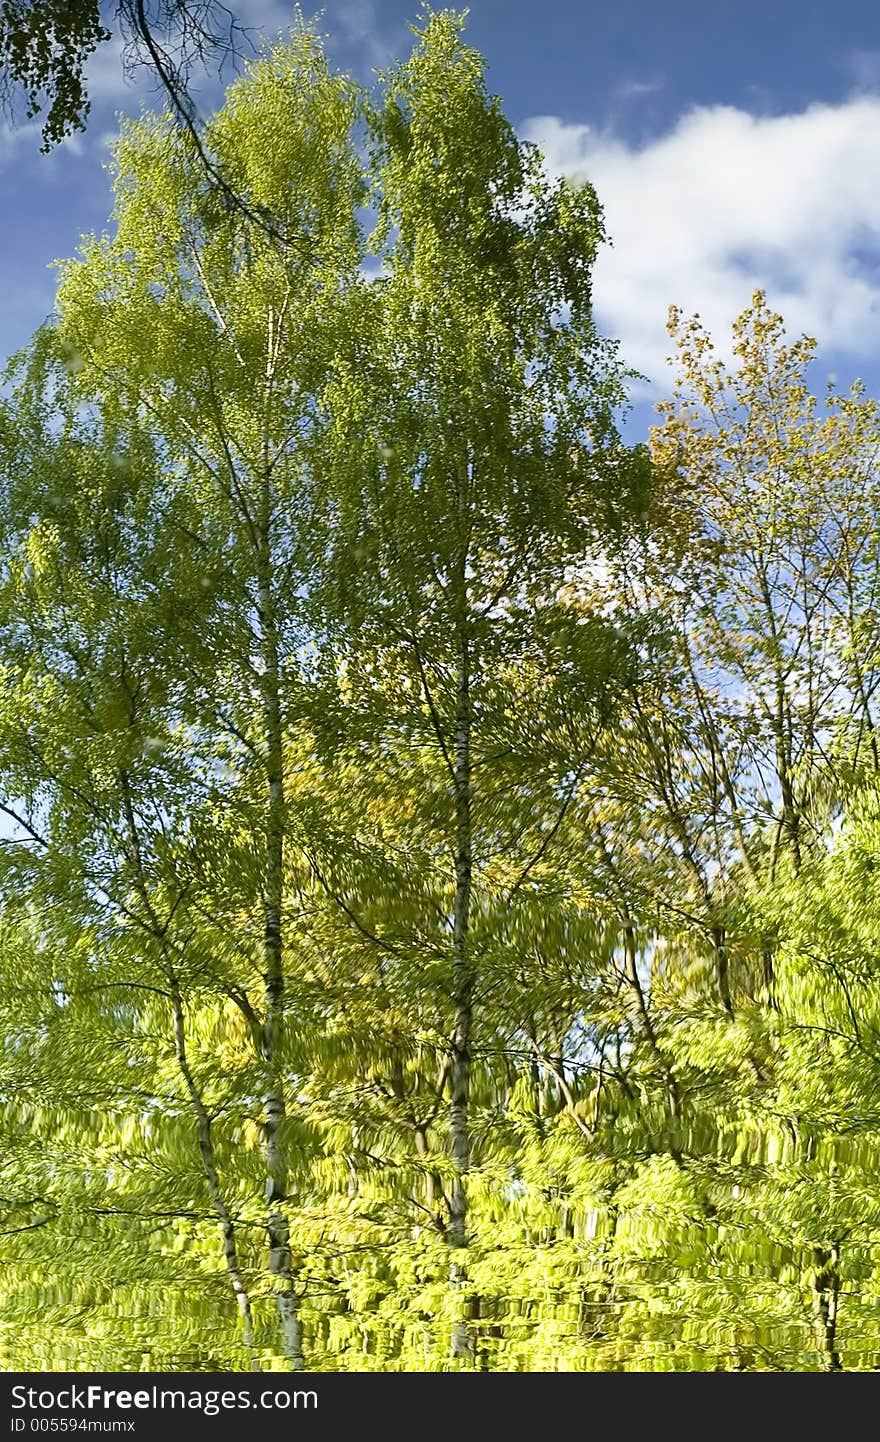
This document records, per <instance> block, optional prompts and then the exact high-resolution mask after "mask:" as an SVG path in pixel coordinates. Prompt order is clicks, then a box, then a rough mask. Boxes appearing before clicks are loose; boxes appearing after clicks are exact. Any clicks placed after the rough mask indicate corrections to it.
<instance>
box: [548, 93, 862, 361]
mask: <svg viewBox="0 0 880 1442" xmlns="http://www.w3.org/2000/svg"><path fill="white" fill-rule="evenodd" d="M878 134H880V97H877V96H868V95H861V96H854V97H853V98H851V99H849V100H847V101H845V102H843V103H841V104H839V105H824V104H823V105H819V104H817V105H812V106H810V107H809V108H808V109H807V110H805V111H803V112H801V113H799V114H792V115H781V116H769V117H764V116H754V115H750V114H749V113H747V112H746V111H744V110H739V109H735V108H733V107H731V106H711V107H704V108H700V109H695V110H692V111H690V112H689V113H688V114H686V115H685V116H683V117H682V118H681V120H679V122H678V123H677V125H676V126H675V128H674V129H673V130H672V131H671V132H670V133H668V134H667V135H664V136H661V137H659V138H657V139H655V140H652V141H651V142H649V143H648V144H646V145H642V146H631V145H628V144H627V143H625V142H624V141H622V140H621V139H619V138H617V137H615V136H614V135H611V134H608V133H603V132H601V131H598V130H595V129H593V128H592V127H590V126H587V125H573V124H566V123H564V122H562V121H560V120H558V119H556V118H555V117H553V116H539V117H536V118H534V119H532V120H530V121H528V122H527V123H526V125H525V126H524V127H523V135H524V136H525V137H526V138H527V139H530V140H534V141H537V143H538V144H539V145H540V146H541V149H542V150H543V152H544V155H545V158H546V162H547V165H548V168H549V169H550V170H551V171H553V172H554V173H557V174H565V175H570V176H575V175H581V176H585V177H587V178H589V179H590V180H591V181H592V182H593V184H594V185H595V187H596V190H597V192H598V194H599V199H600V200H601V202H602V205H603V207H604V209H605V218H606V225H607V229H608V233H609V235H610V237H611V240H612V243H613V244H612V247H611V248H608V247H606V248H604V250H603V252H602V253H601V255H600V259H599V261H598V263H597V267H596V275H595V301H596V313H597V318H598V320H599V322H600V324H601V326H602V329H603V330H604V331H605V332H606V334H610V335H614V336H617V337H618V338H619V339H620V341H621V342H622V351H623V355H624V357H625V359H626V361H627V362H628V364H630V365H632V366H635V367H636V368H637V369H639V370H641V371H643V372H644V373H645V375H646V376H647V377H648V378H649V379H650V380H651V381H654V382H658V381H659V382H661V383H662V382H663V380H664V376H663V369H664V367H663V359H664V357H665V356H666V355H668V353H669V350H670V343H669V340H668V337H667V335H666V330H665V323H666V314H667V309H668V307H669V306H670V305H673V304H674V305H677V306H679V307H680V308H681V309H683V310H684V311H686V312H687V313H691V312H694V311H697V312H699V314H700V315H701V317H702V319H703V321H704V323H705V324H706V325H707V326H708V327H709V329H710V330H711V331H712V333H713V337H714V338H715V339H716V341H718V342H719V343H723V342H724V340H725V338H726V336H727V335H728V334H729V330H730V323H731V321H732V320H733V319H734V317H735V316H736V315H737V314H739V312H740V311H741V310H743V309H744V308H745V306H746V305H747V304H748V302H749V298H750V296H751V294H752V291H753V290H755V288H756V287H761V288H763V289H765V290H766V291H767V292H768V296H769V299H770V301H771V304H773V305H774V306H775V307H776V308H777V309H778V310H779V311H781V313H782V314H783V316H784V317H785V320H786V325H787V328H788V330H789V331H790V332H791V333H799V332H801V331H806V332H807V333H808V334H810V335H813V336H815V337H816V339H817V340H818V341H819V343H820V345H822V346H824V347H827V348H829V349H833V350H834V351H835V352H839V353H840V354H841V355H842V356H845V357H846V358H847V359H848V360H849V359H850V358H851V359H852V361H853V364H854V366H855V367H856V368H857V367H858V365H859V363H860V362H863V361H865V360H867V359H869V358H870V359H871V360H873V359H874V357H875V356H876V354H877V351H878V341H880V145H878V143H877V136H878ZM721 348H722V346H721V345H719V349H721Z"/></svg>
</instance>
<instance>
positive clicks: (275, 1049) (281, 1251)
mask: <svg viewBox="0 0 880 1442" xmlns="http://www.w3.org/2000/svg"><path fill="white" fill-rule="evenodd" d="M269 508H270V496H269V483H268V478H267V479H266V480H265V482H264V492H263V506H262V511H263V514H262V516H261V522H262V524H261V530H260V538H259V540H260V548H259V558H258V559H259V570H258V586H259V614H260V628H261V650H262V675H261V689H262V701H263V728H264V729H263V735H264V746H265V766H266V786H267V794H266V831H265V858H264V870H263V915H264V936H263V964H264V971H263V983H264V998H265V1003H264V1005H265V1010H264V1020H263V1033H262V1056H263V1063H264V1077H265V1090H264V1115H265V1121H264V1135H265V1157H266V1205H267V1208H268V1215H267V1219H266V1226H267V1231H268V1237H269V1272H270V1274H271V1277H272V1281H273V1285H274V1290H275V1305H276V1308H277V1312H278V1322H279V1328H280V1332H281V1350H282V1352H283V1355H284V1357H285V1358H286V1359H287V1362H288V1365H289V1367H290V1370H291V1371H293V1372H299V1371H302V1370H303V1368H304V1366H305V1360H304V1357H303V1343H302V1327H301V1324H300V1317H299V1299H298V1297H297V1292H296V1287H295V1285H294V1281H293V1273H292V1269H291V1256H290V1227H289V1224H288V1221H287V1216H286V1214H285V1210H284V1207H285V1203H286V1201H287V1188H288V1163H287V1149H286V1143H285V1139H284V1124H285V1119H286V1107H285V1100H284V1083H283V1075H282V1065H283V1042H284V938H283V923H282V904H283V888H284V825H285V795H284V736H283V727H282V720H281V676H280V661H279V642H278V628H277V619H276V614H275V602H274V597H273V595H272V584H271V551H270V544H269Z"/></svg>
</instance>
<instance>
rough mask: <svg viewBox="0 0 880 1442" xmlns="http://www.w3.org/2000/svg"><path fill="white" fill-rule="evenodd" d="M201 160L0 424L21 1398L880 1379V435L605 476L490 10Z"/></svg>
mask: <svg viewBox="0 0 880 1442" xmlns="http://www.w3.org/2000/svg"><path fill="white" fill-rule="evenodd" d="M9 8H10V7H8V6H7V9H9ZM71 8H73V7H71ZM40 63H43V62H42V61H41V62H40ZM41 83H42V82H41ZM203 143H204V146H205V149H206V153H207V154H208V155H209V156H210V157H211V162H212V165H214V166H215V167H216V168H217V172H218V173H220V174H222V175H223V176H224V177H225V180H226V182H227V183H228V185H229V186H230V188H231V190H232V191H233V192H234V194H235V195H236V196H237V197H239V198H240V200H241V204H239V205H237V206H235V207H230V206H227V205H224V204H223V203H222V197H219V198H218V193H217V189H216V185H215V184H214V183H213V179H212V174H211V172H210V171H209V170H207V169H206V167H205V165H204V163H203V156H202V154H201V153H200V152H199V150H198V148H197V147H196V146H195V145H194V143H193V140H192V136H191V135H189V134H188V133H187V131H186V130H185V129H183V130H182V129H181V128H180V127H178V126H176V125H175V124H174V121H173V117H158V118H156V117H154V118H147V119H145V120H143V121H141V122H139V123H138V124H136V125H131V126H129V127H127V128H126V130H125V131H124V133H123V135H122V137H121V139H120V140H119V143H118V145H117V150H116V194H117V208H116V215H115V228H114V231H113V233H112V235H110V236H106V237H102V238H92V239H89V240H87V241H86V242H85V244H84V246H83V248H82V250H81V252H80V254H79V255H78V256H77V258H76V259H74V260H72V261H70V262H68V263H67V264H65V265H64V266H63V267H62V269H61V273H60V278H59V291H58V307H57V320H56V322H55V323H53V324H52V326H50V327H47V328H45V329H44V330H43V331H41V332H40V333H39V334H38V335H37V337H35V339H34V341H33V343H32V345H31V346H30V347H29V348H28V350H27V351H26V352H25V353H23V354H22V355H21V356H20V357H18V358H17V360H16V361H15V362H14V363H13V365H12V368H11V371H10V390H9V394H8V397H7V399H6V400H5V401H4V403H3V406H2V410H0V531H2V537H0V542H2V544H0V555H2V562H0V667H2V681H3V685H2V690H0V788H2V811H3V815H4V816H5V827H4V835H3V839H2V842H0V892H2V930H0V1013H2V1029H3V1038H4V1045H3V1049H2V1053H0V1090H2V1095H3V1100H4V1111H3V1121H2V1128H3V1148H2V1153H0V1167H2V1185H0V1256H2V1262H3V1266H2V1272H0V1359H2V1363H3V1365H5V1366H7V1367H12V1366H15V1367H18V1368H22V1367H25V1368H32V1369H36V1370H39V1369H90V1368H108V1369H113V1370H120V1369H121V1370H138V1369H143V1368H152V1369H180V1370H214V1369H247V1368H256V1369H261V1368H262V1369H268V1370H272V1369H285V1368H293V1369H297V1368H300V1367H303V1366H306V1367H308V1368H311V1369H316V1370H382V1371H387V1370H445V1369H465V1370H467V1369H471V1368H478V1369H485V1370H500V1371H516V1370H554V1369H559V1370H575V1371H580V1370H583V1371H610V1370H648V1371H650V1370H659V1371H667V1370H742V1371H749V1370H770V1371H774V1370H783V1371H784V1370H792V1369H795V1370H826V1371H837V1370H842V1369H845V1370H875V1369H876V1358H877V1355H878V1353H880V1327H878V1323H877V1320H876V1317H877V1307H876V1300H877V1294H878V1290H880V1273H878V1270H877V1265H876V1252H877V1244H878V1241H880V1191H878V1187H877V1183H876V1177H875V1168H874V1166H873V1154H874V1150H875V1146H876V1132H877V1128H878V1126H880V1115H878V1111H877V1102H876V1096H877V1078H878V1068H880V1050H878V1046H880V1043H878V1035H880V1033H878V1028H880V1015H878V1014H877V1001H876V997H877V984H876V976H875V972H876V970H877V967H878V964H880V963H878V950H877V941H876V938H877V915H878V903H877V900H876V897H875V892H876V885H875V881H874V872H875V870H876V868H877V865H878V863H880V805H878V802H880V791H878V768H880V761H878V756H880V752H878V740H877V727H876V722H875V716H874V711H875V706H876V704H877V702H876V693H877V689H878V684H880V596H878V583H877V577H878V570H877V563H878V542H877V535H878V532H877V520H876V518H877V514H878V505H880V483H878V478H877V466H876V455H877V447H878V441H880V416H878V411H877V407H876V406H875V404H874V403H873V402H872V401H871V400H870V399H869V398H868V397H867V396H866V395H865V394H864V392H863V391H862V390H861V389H860V388H858V387H856V388H854V389H853V390H852V391H851V392H850V393H848V394H843V395H840V394H837V393H835V392H834V391H831V390H829V392H828V393H827V395H826V396H825V397H824V400H823V401H822V402H820V401H818V400H817V399H816V398H815V397H813V396H812V395H811V393H810V390H809V388H808V368H809V363H810V359H811V355H812V350H813V345H812V342H810V341H807V340H800V341H796V342H794V343H791V342H789V341H788V340H787V339H786V336H785V333H784V329H783V326H782V322H781V320H780V318H779V317H777V316H775V315H773V314H772V313H771V312H770V311H769V309H768V307H767V305H766V303H765V300H764V298H763V296H761V295H757V296H755V298H754V301H753V304H752V306H751V307H750V308H749V310H748V311H746V313H745V314H744V315H743V316H742V317H741V319H740V321H739V322H738V323H737V326H736V328H735V333H734V338H733V356H732V363H731V364H730V365H729V366H727V365H725V364H724V363H723V362H722V360H721V359H720V358H719V357H718V355H717V354H716V352H715V351H714V349H713V346H712V342H711V340H710V338H709V337H708V336H706V335H705V333H704V332H703V331H702V330H701V328H700V326H699V323H698V322H697V321H693V322H687V321H685V320H684V319H683V318H682V317H680V316H678V315H677V314H676V313H675V312H673V313H672V315H671V320H670V327H671V332H672V334H673V336H674V338H675V340H676V344H677V350H678V375H679V379H678V381H677V382H676V385H675V387H674V389H673V393H672V398H671V399H670V401H669V402H668V403H666V404H665V405H664V406H663V407H661V412H662V413H661V416H660V421H659V424H658V425H657V427H655V429H654V431H653V433H652V435H651V437H650V445H644V446H635V447H632V446H626V445H624V443H623V442H622V440H621V438H620V435H619V433H618V431H617V429H616V423H615V417H616V416H617V415H619V411H620V406H621V404H622V403H623V401H624V398H625V387H626V381H627V377H626V374H625V373H624V371H623V370H622V368H621V364H620V362H619V360H618V358H617V355H616V352H615V350H614V348H613V346H610V345H609V344H608V343H606V342H604V341H602V340H601V338H600V337H599V336H598V335H597V333H596V331H595V328H594V325H593V321H592V313H591V270H592V263H593V260H594V257H595V254H596V250H597V247H598V246H599V245H600V244H601V242H602V240H603V230H602V219H601V212H600V210H599V206H598V203H597V200H596V197H595V196H594V194H593V192H592V190H591V189H590V188H589V186H583V187H580V188H578V187H574V186H571V185H569V184H566V183H562V182H551V181H549V180H548V179H547V178H546V176H545V174H544V171H543V167H542V163H541V159H540V156H539V155H538V154H537V152H536V151H535V150H534V149H533V148H532V147H530V146H528V145H525V144H523V143H521V142H519V141H518V140H517V138H516V136H515V134H514V132H513V131H512V129H511V127H510V126H509V124H508V122H507V121H506V120H505V118H504V116H503V113H502V111H501V109H500V106H499V104H498V102H497V101H496V100H495V99H494V98H493V97H491V96H490V95H488V94H487V92H486V90H485V86H484V79H483V64H482V61H481V59H480V57H479V56H477V55H476V54H475V53H474V52H473V51H471V50H470V49H468V47H467V46H466V45H465V44H464V42H463V40H462V35H461V22H460V19H459V18H457V17H455V16H453V15H450V14H442V15H438V16H431V17H429V18H428V19H427V20H426V22H425V24H424V27H423V29H422V30H421V31H419V32H417V37H416V44H415V48H414V50H413V54H412V56H411V57H410V58H409V59H408V60H406V61H405V62H403V63H401V64H399V65H397V66H395V67H394V68H393V69H392V70H391V71H390V72H388V73H387V74H385V75H384V76H382V77H381V78H380V81H379V84H378V88H377V90H376V92H375V93H374V94H372V95H364V94H362V93H360V92H359V91H358V90H357V89H356V88H355V87H354V86H353V84H352V83H351V82H350V81H349V79H348V78H347V77H345V76H342V75H339V74H336V73H334V72H333V70H332V69H331V68H330V67H329V66H328V63H327V60H326V58H325V55H324V53H323V51H322V47H321V44H320V42H319V40H318V38H317V36H316V34H315V32H314V31H313V30H311V29H310V28H308V27H304V26H302V27H300V28H299V29H298V30H297V31H296V32H295V34H294V35H293V37H292V39H291V41H290V43H289V44H287V45H284V46H282V47H279V48H277V49H274V50H271V51H267V52H266V53H265V54H264V55H263V56H262V58H261V59H260V60H259V61H257V62H255V63H254V64H253V65H251V66H250V67H249V69H248V71H247V73H246V74H245V75H244V76H243V77H242V78H241V79H239V80H237V81H236V82H235V83H234V85H233V86H232V87H231V89H230V91H229V93H228V96H227V100H226V103H225V105H224V107H223V108H222V109H221V110H220V112H219V113H218V114H217V116H216V117H215V118H214V119H213V121H212V122H211V123H210V125H209V126H208V127H207V129H206V130H205V132H204V135H203ZM255 216H256V217H259V218H260V223H255V221H254V217H255Z"/></svg>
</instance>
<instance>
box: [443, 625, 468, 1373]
mask: <svg viewBox="0 0 880 1442" xmlns="http://www.w3.org/2000/svg"><path fill="white" fill-rule="evenodd" d="M457 689H458V695H457V704H456V715H455V758H454V788H455V841H456V857H455V900H454V904H453V916H452V987H453V1004H454V1008H455V1020H454V1031H453V1041H452V1065H451V1088H452V1100H451V1106H450V1111H449V1136H450V1147H451V1152H452V1163H453V1167H454V1174H453V1179H452V1186H451V1189H450V1197H449V1226H448V1227H447V1230H446V1237H447V1241H448V1243H449V1247H450V1249H451V1259H450V1268H449V1276H450V1282H451V1285H452V1289H453V1293H454V1295H455V1306H456V1313H455V1319H454V1322H453V1335H452V1355H453V1357H456V1358H471V1357H472V1356H473V1344H472V1339H471V1336H470V1333H469V1329H468V1325H467V1308H466V1304H465V1298H464V1291H465V1288H466V1285H467V1269H466V1260H465V1259H466V1249H467V1244H468V1237H467V1191H466V1177H467V1173H468V1170H469V1168H470V1134H469V1119H468V1107H469V1101H470V1071H471V1024H472V1012H473V975H472V970H471V961H470V955H469V951H468V928H469V924H470V904H471V877H472V868H473V852H472V838H471V703H470V651H469V643H468V639H467V637H466V636H465V635H462V637H461V641H460V649H459V665H458V688H457Z"/></svg>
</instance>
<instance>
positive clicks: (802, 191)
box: [0, 0, 880, 390]
mask: <svg viewBox="0 0 880 1442" xmlns="http://www.w3.org/2000/svg"><path fill="white" fill-rule="evenodd" d="M227 3H228V4H229V5H230V6H231V8H233V9H234V10H236V11H237V12H238V13H239V14H240V15H241V17H242V19H243V20H244V21H245V22H247V23H249V24H251V25H253V26H254V27H255V29H256V30H257V31H260V30H262V31H265V32H266V33H268V34H271V35H274V34H275V33H277V31H278V30H279V29H281V28H283V26H284V25H285V23H286V22H287V21H288V19H289V17H290V15H291V12H292V7H291V6H289V5H287V4H286V3H284V0H227ZM304 9H305V10H306V13H311V10H312V7H311V6H309V5H308V4H306V5H304ZM417 10H418V4H417V3H412V4H404V3H400V0H326V3H325V5H324V6H323V13H324V18H323V28H324V29H325V30H326V31H327V32H328V33H329V35H330V37H331V44H332V48H333V50H334V53H335V55H336V57H337V59H338V61H339V62H340V63H341V64H343V65H345V66H346V67H349V68H351V69H353V70H355V72H356V73H358V74H359V75H360V76H361V78H363V79H368V78H369V74H370V71H371V69H373V68H374V67H376V66H377V65H381V64H383V63H385V62H386V61H387V60H388V59H389V58H390V57H391V56H393V55H394V54H397V53H402V52H403V51H404V50H405V49H406V48H407V45H408V34H407V21H408V20H410V19H413V18H415V15H416V13H417ZM468 38H469V39H470V41H471V43H472V44H474V45H475V46H476V47H477V48H478V49H480V50H481V51H482V52H483V53H484V54H485V55H486V57H487V59H488V61H489V66H490V72H489V74H490V83H491V85H492V88H493V89H494V90H495V91H497V93H499V94H500V95H501V96H502V98H503V100H504V103H505V108H506V111H507V113H508V115H509V116H510V118H511V120H512V121H513V122H514V124H515V125H516V126H517V127H518V128H519V130H520V131H521V133H522V134H523V135H526V136H528V137H530V138H532V139H536V140H538V141H539V143H541V144H542V146H543V148H544V150H545V154H546V156H547V161H548V165H549V166H550V167H551V168H552V169H555V170H560V171H568V172H573V173H579V174H586V175H589V177H590V178H591V179H592V180H593V182H594V183H595V185H596V187H597V189H598V191H599V195H600V199H601V200H602V202H603V204H604V206H605V210H606V217H607V225H608V229H609V231H610V233H611V236H612V239H613V242H614V244H613V248H612V249H610V250H607V251H606V252H605V253H603V255H602V257H601V259H600V261H599V264H598V267H597V274H596V292H595V294H596V307H597V313H598V318H599V321H600V324H601V326H602V328H603V329H604V330H605V332H606V333H607V334H610V335H614V336H616V337H618V338H619V339H620V341H621V344H622V350H623V355H624V357H625V359H626V360H627V361H628V362H629V363H630V364H632V365H633V366H636V367H637V368H639V369H640V370H642V371H643V372H644V373H645V374H646V375H647V376H648V377H649V378H650V380H651V382H652V384H653V385H654V386H655V387H659V389H661V390H662V389H665V388H666V384H665V382H666V376H665V372H664V363H663V357H664V355H665V354H666V352H667V351H668V342H667V340H666V335H665V328H664V324H665V317H666V311H667V307H668V306H669V305H670V304H673V303H674V304H676V305H678V306H679V307H681V308H683V309H684V310H686V311H693V310H697V311H699V312H700V314H701V316H702V317H703V319H704V321H705V322H706V323H707V324H708V325H709V327H710V329H712V331H713V333H714V334H715V335H716V336H717V337H718V338H719V339H721V340H723V338H724V336H725V334H726V332H727V331H728V328H729V324H730V321H731V320H732V319H733V317H734V316H735V315H736V313H737V312H738V311H739V310H741V309H742V308H743V307H744V306H745V304H746V303H747V302H748V299H749V296H750V294H751V292H752V290H753V289H754V288H755V287H756V286H758V285H760V286H763V287H765V288H766V289H767V290H768V291H769V293H770V297H771V300H772V301H773V302H774V303H775V304H776V305H777V306H778V308H779V309H780V310H782V312H783V314H784V315H785V317H786V320H787V322H788V323H789V328H790V329H791V330H793V331H800V330H806V331H808V332H809V333H811V334H813V335H815V336H816V337H817V339H818V340H819V342H820V345H821V357H822V363H823V366H824V367H825V369H826V370H834V371H835V372H836V373H837V374H838V376H839V379H840V380H841V381H847V382H848V380H849V379H850V377H851V376H852V375H853V374H856V373H858V374H860V375H862V376H864V377H865V379H866V380H867V381H868V383H869V385H870V386H871V387H872V388H873V389H880V359H875V357H880V8H878V7H876V6H875V5H873V4H871V3H868V0H837V3H835V4H834V5H833V6H830V5H828V4H827V0H822V3H819V0H770V3H768V0H762V3H758V0H738V3H732V0H703V3H697V0H667V3H666V4H664V5H655V4H652V3H650V0H610V3H608V0H606V3H603V4H601V5H599V4H590V3H586V0H474V3H473V4H472V5H471V7H470V22H469V27H468ZM92 88H93V94H94V102H95V103H94V109H93V115H92V119H91V122H90V126H89V130H88V132H87V134H86V135H85V136H83V137H80V138H77V139H76V140H75V141H73V142H72V143H68V144H66V145H65V146H63V147H62V148H61V149H60V150H59V151H57V152H55V153H54V154H53V155H51V156H49V157H46V156H43V155H41V154H40V153H39V136H38V127H37V126H35V125H30V126H23V127H19V128H18V129H10V128H8V127H6V126H3V125H0V199H2V214H3V225H2V230H0V246H2V258H3V270H4V277H3V278H4V285H3V290H2V302H0V354H8V353H9V352H10V351H11V350H13V349H15V348H16V347H17V346H19V345H21V344H23V343H24V342H25V341H26V340H27V338H28V336H29V335H30V333H31V332H32V331H33V329H34V328H35V327H36V326H37V325H38V324H39V323H40V321H41V320H42V319H43V318H44V316H45V315H46V314H47V313H48V312H49V311H50V310H51V307H52V294H53V280H52V275H51V272H50V271H49V270H48V269H47V266H48V264H49V262H50V261H51V260H52V259H53V258H55V257H61V256H65V255H68V254H70V253H71V252H72V251H73V250H74V249H75V248H76V245H77V243H78V239H79V236H80V234H81V233H82V232H84V231H88V230H91V229H101V228H103V227H104V226H105V224H106V221H107V217H108V214H109V210H110V204H111V201H110V193H109V180H108V176H107V174H106V171H105V169H103V166H104V164H105V162H106V158H107V150H106V141H107V137H108V135H110V134H111V133H112V131H113V129H114V128H115V115H116V113H117V112H118V111H119V110H127V111H129V112H133V113H136V111H137V110H138V108H139V107H140V105H141V103H142V101H143V100H144V98H146V99H147V101H148V102H149V100H150V95H149V92H148V91H147V92H144V90H143V89H142V88H139V87H137V86H135V87H132V86H131V85H126V84H125V83H124V81H123V79H122V76H121V70H120V65H119V55H118V51H117V49H116V47H114V46H113V45H111V46H107V47H105V48H104V50H103V51H102V52H100V53H99V54H98V56H97V57H96V59H95V63H94V65H93V87H92ZM209 95H210V89H209V90H206V97H208V96H209Z"/></svg>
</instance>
